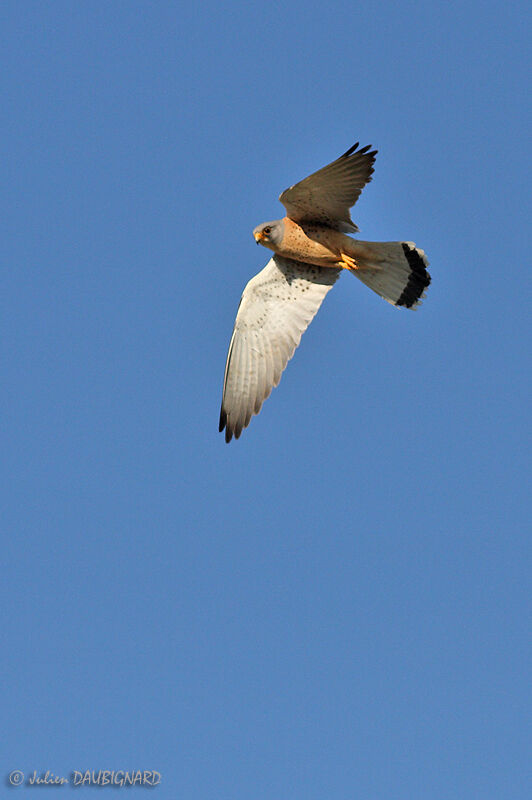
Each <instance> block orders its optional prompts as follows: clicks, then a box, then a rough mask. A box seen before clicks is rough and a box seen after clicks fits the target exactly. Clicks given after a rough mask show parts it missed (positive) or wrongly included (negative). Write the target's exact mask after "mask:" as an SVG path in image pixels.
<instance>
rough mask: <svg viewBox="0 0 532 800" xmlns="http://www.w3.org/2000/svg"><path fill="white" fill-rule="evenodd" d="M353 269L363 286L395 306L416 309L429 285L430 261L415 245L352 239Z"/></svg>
mask: <svg viewBox="0 0 532 800" xmlns="http://www.w3.org/2000/svg"><path fill="white" fill-rule="evenodd" d="M352 242H353V248H351V247H350V248H349V251H350V252H349V255H351V256H353V258H354V259H355V261H356V263H357V266H358V267H359V269H356V270H353V274H354V275H356V276H357V278H358V279H359V280H361V281H362V283H365V284H366V286H369V288H370V289H373V291H374V292H377V294H379V295H380V296H381V297H383V298H384V299H385V300H387V301H388V303H391V304H392V305H394V306H406V308H415V307H416V306H418V305H419V304H420V303H421V301H422V298H423V297H424V295H425V291H426V289H427V287H428V285H429V283H430V275H429V273H428V272H427V267H428V265H429V262H428V261H427V257H426V256H425V253H424V251H423V250H420V248H419V247H416V245H415V244H414V243H413V242H361V241H359V240H358V239H353V240H352Z"/></svg>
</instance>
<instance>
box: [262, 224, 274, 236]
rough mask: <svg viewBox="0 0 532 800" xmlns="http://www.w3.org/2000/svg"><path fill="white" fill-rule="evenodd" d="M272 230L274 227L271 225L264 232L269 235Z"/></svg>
mask: <svg viewBox="0 0 532 800" xmlns="http://www.w3.org/2000/svg"><path fill="white" fill-rule="evenodd" d="M271 232H272V229H271V228H270V227H269V226H268V227H267V228H264V233H265V234H266V236H269V235H270V233H271Z"/></svg>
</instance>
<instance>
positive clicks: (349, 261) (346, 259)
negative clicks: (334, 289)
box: [339, 253, 358, 269]
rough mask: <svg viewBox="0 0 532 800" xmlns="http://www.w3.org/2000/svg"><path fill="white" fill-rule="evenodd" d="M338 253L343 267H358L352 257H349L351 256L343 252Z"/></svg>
mask: <svg viewBox="0 0 532 800" xmlns="http://www.w3.org/2000/svg"><path fill="white" fill-rule="evenodd" d="M340 255H341V256H342V260H341V261H340V262H339V263H340V265H341V266H342V267H343V268H344V269H358V264H357V263H356V261H355V259H354V258H351V256H348V255H346V254H345V253H340Z"/></svg>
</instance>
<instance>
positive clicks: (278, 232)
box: [253, 219, 284, 250]
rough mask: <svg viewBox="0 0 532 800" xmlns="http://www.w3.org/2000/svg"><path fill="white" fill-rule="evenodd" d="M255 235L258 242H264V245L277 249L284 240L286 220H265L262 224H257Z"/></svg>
mask: <svg viewBox="0 0 532 800" xmlns="http://www.w3.org/2000/svg"><path fill="white" fill-rule="evenodd" d="M253 236H254V237H255V241H256V242H257V244H262V245H264V247H269V248H270V250H275V249H276V247H279V245H280V244H281V242H282V241H283V236H284V221H283V220H282V219H276V220H274V221H273V222H263V223H262V225H257V227H256V228H255V230H254V231H253Z"/></svg>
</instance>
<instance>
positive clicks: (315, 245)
mask: <svg viewBox="0 0 532 800" xmlns="http://www.w3.org/2000/svg"><path fill="white" fill-rule="evenodd" d="M357 148H358V142H357V144H355V145H354V146H353V147H351V148H350V149H349V150H348V151H347V152H346V153H344V154H343V156H340V158H338V159H337V160H336V161H333V162H332V163H331V164H328V165H327V166H326V167H323V168H322V169H320V170H318V171H317V172H314V173H313V174H312V175H310V176H309V177H308V178H305V179H304V180H302V181H300V182H299V183H296V184H295V185H294V186H291V187H290V188H289V189H286V190H285V191H284V192H283V193H282V194H281V196H280V197H279V200H280V201H281V203H282V204H283V205H284V206H285V208H286V216H285V217H284V218H283V219H279V220H275V221H274V222H265V223H264V224H262V225H259V226H258V227H257V228H255V230H254V231H253V236H254V237H255V240H256V242H257V244H262V245H263V246H264V247H267V248H268V249H270V250H273V252H274V254H275V255H274V256H273V257H272V258H271V259H270V261H269V262H268V263H267V264H266V266H265V267H264V269H263V270H262V271H261V272H259V273H258V275H255V277H254V278H252V279H251V280H250V281H249V283H248V284H247V286H246V288H245V289H244V293H243V295H242V298H241V300H240V305H239V307H238V313H237V316H236V321H235V327H234V330H233V335H232V337H231V342H230V345H229V353H228V355H227V362H226V366H225V376H224V387H223V398H222V408H221V412H220V431H223V430H224V428H225V440H226V442H230V441H231V438H232V437H233V436H235V438H236V439H238V437H239V436H240V434H241V432H242V430H243V428H246V427H247V426H248V425H249V422H250V420H251V417H252V416H253V415H254V414H258V413H259V411H260V409H261V406H262V404H263V402H264V400H266V398H268V397H269V396H270V393H271V391H272V388H273V387H274V386H277V384H278V383H279V381H280V379H281V374H282V372H283V370H284V368H285V367H286V364H287V362H288V360H289V359H290V358H291V357H292V355H293V354H294V351H295V349H296V347H297V346H298V344H299V342H300V340H301V335H302V334H303V333H304V331H305V330H306V329H307V327H308V325H309V323H310V322H311V320H312V319H313V317H314V315H315V314H316V312H317V310H318V309H319V307H320V305H321V303H322V301H323V299H324V297H325V295H326V294H327V292H328V291H329V289H331V287H332V286H333V284H334V283H335V281H336V279H337V278H338V275H339V274H340V270H341V269H347V270H349V272H351V273H352V274H353V275H356V277H357V278H359V279H360V280H361V281H362V283H365V284H366V286H368V287H369V288H370V289H373V291H374V292H376V293H377V294H379V295H380V296H381V297H383V298H384V299H385V300H387V301H388V302H389V303H391V304H392V305H394V306H404V307H406V308H415V307H416V306H417V305H419V303H420V302H421V299H422V297H423V296H424V292H425V289H426V288H427V286H428V285H429V283H430V275H429V273H428V272H427V269H426V267H427V266H428V261H427V259H426V257H425V253H424V252H423V250H420V249H419V248H417V247H416V245H415V244H414V243H413V242H362V241H360V240H357V239H353V238H351V236H347V235H346V234H348V233H356V232H357V231H358V228H357V226H356V225H355V224H354V223H353V221H352V219H351V217H350V214H349V209H350V208H351V207H352V206H353V205H354V204H355V203H356V201H357V199H358V197H359V195H360V192H361V191H362V189H363V188H364V186H365V185H366V183H368V182H369V181H370V180H371V175H372V173H373V164H374V163H375V156H376V154H377V151H376V150H371V145H367V146H366V147H362V148H361V149H360V150H357Z"/></svg>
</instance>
